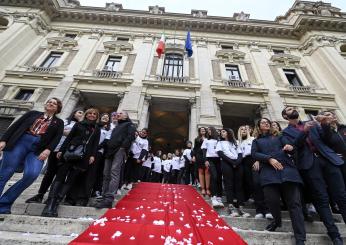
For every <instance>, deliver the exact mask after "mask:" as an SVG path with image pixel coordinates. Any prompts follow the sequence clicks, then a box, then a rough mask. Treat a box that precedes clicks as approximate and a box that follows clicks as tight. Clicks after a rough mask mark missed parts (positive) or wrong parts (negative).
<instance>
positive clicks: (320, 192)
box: [301, 156, 346, 239]
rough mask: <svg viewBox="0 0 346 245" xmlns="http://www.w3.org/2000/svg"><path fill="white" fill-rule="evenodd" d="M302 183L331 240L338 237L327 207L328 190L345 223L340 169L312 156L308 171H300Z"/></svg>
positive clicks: (344, 195) (345, 197) (344, 199)
mask: <svg viewBox="0 0 346 245" xmlns="http://www.w3.org/2000/svg"><path fill="white" fill-rule="evenodd" d="M301 174H302V177H303V179H304V183H305V184H306V186H307V188H308V190H309V191H310V193H311V195H312V199H313V203H314V205H315V208H316V211H317V212H318V214H319V215H320V217H321V220H322V222H323V224H324V225H325V227H326V228H327V230H328V235H329V237H330V238H331V239H335V238H336V237H340V233H339V230H338V228H337V226H336V225H335V222H334V219H333V215H332V211H331V210H330V207H329V195H328V190H329V192H330V194H331V197H332V198H333V200H334V201H335V202H336V203H337V204H338V207H339V209H340V212H341V215H342V217H343V219H344V222H345V223H346V190H345V184H344V180H343V177H342V173H341V169H340V167H339V166H335V165H334V164H332V163H330V162H329V161H328V160H327V159H325V158H323V157H321V156H314V162H313V165H312V167H311V168H310V169H307V170H301Z"/></svg>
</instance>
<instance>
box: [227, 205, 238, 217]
mask: <svg viewBox="0 0 346 245" xmlns="http://www.w3.org/2000/svg"><path fill="white" fill-rule="evenodd" d="M228 211H229V215H230V216H231V217H239V213H238V210H237V209H236V208H235V207H234V206H233V205H232V204H229V205H228Z"/></svg>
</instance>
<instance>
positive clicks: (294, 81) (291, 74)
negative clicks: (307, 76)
mask: <svg viewBox="0 0 346 245" xmlns="http://www.w3.org/2000/svg"><path fill="white" fill-rule="evenodd" d="M283 71H284V73H285V75H286V78H287V80H288V82H289V83H290V84H291V85H293V86H303V84H302V82H301V81H300V79H299V77H298V75H297V73H296V71H295V70H291V69H283Z"/></svg>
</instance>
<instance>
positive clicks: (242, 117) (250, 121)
mask: <svg viewBox="0 0 346 245" xmlns="http://www.w3.org/2000/svg"><path fill="white" fill-rule="evenodd" d="M258 108H259V105H254V104H241V103H224V104H223V105H222V107H221V119H222V124H223V127H225V128H231V129H232V130H233V131H234V134H235V135H236V136H237V132H238V128H239V127H240V126H242V125H250V126H251V127H254V125H255V121H256V120H258V119H259V118H260V117H261V115H260V112H259V109H258Z"/></svg>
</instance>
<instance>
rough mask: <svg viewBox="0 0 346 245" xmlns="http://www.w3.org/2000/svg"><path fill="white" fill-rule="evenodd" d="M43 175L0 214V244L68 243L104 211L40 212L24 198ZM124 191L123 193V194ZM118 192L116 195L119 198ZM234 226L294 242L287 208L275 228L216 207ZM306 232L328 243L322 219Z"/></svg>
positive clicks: (255, 237)
mask: <svg viewBox="0 0 346 245" xmlns="http://www.w3.org/2000/svg"><path fill="white" fill-rule="evenodd" d="M20 178H21V174H15V175H14V176H13V177H12V179H11V180H10V181H9V182H8V186H10V185H12V184H13V183H14V182H15V181H17V180H18V179H20ZM41 180H42V176H40V177H39V178H38V180H37V181H36V182H35V183H34V184H33V185H31V186H30V187H29V188H28V189H27V190H26V191H25V192H24V193H23V194H22V195H21V196H20V197H19V198H18V200H17V201H16V203H15V204H14V206H13V208H12V214H11V215H0V245H3V244H8V245H13V244H16V245H17V244H52V245H55V244H67V243H68V242H70V241H72V240H73V239H74V238H75V237H76V236H77V235H78V234H79V233H81V232H82V231H84V230H85V229H86V228H87V227H88V225H89V224H90V223H91V222H92V221H93V220H94V219H97V218H98V217H100V216H101V215H102V214H103V213H105V211H106V209H103V210H97V209H95V208H92V207H77V206H64V205H62V206H60V208H59V217H58V218H45V217H41V216H40V214H41V212H42V210H43V208H44V204H26V203H25V200H26V199H27V198H29V197H31V196H33V195H35V194H36V193H37V190H38V188H39V185H40V183H41ZM124 194H125V193H123V195H124ZM120 198H121V196H118V197H117V199H120ZM247 207H248V209H246V211H247V212H249V213H251V215H252V217H253V216H254V214H255V210H254V208H253V207H252V206H251V205H248V206H247ZM217 211H218V212H219V214H220V216H221V217H222V218H224V219H225V220H226V221H227V222H228V224H229V225H230V226H231V227H233V229H234V230H235V231H236V232H237V233H238V234H240V235H241V236H242V237H243V238H244V239H245V240H246V241H247V242H248V244H251V245H252V244H254V245H255V244H256V245H273V244H278V245H279V244H280V245H286V244H287V245H290V244H294V239H293V233H292V227H291V222H290V220H289V215H288V212H287V211H283V212H282V216H283V223H282V227H281V228H280V229H278V231H277V232H266V231H263V230H264V228H265V226H266V225H267V224H268V221H267V220H265V219H254V218H232V217H230V216H228V213H227V210H226V209H219V210H217ZM334 218H335V219H337V220H339V222H338V223H337V225H338V227H339V230H340V232H341V233H342V234H343V237H344V240H345V241H346V238H345V236H346V225H345V224H344V223H343V222H341V221H342V217H341V215H334ZM305 227H306V231H307V233H308V236H307V242H306V244H308V245H324V244H331V242H330V240H329V238H328V237H327V235H326V229H325V228H324V226H323V224H322V222H319V221H315V222H314V223H305Z"/></svg>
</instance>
